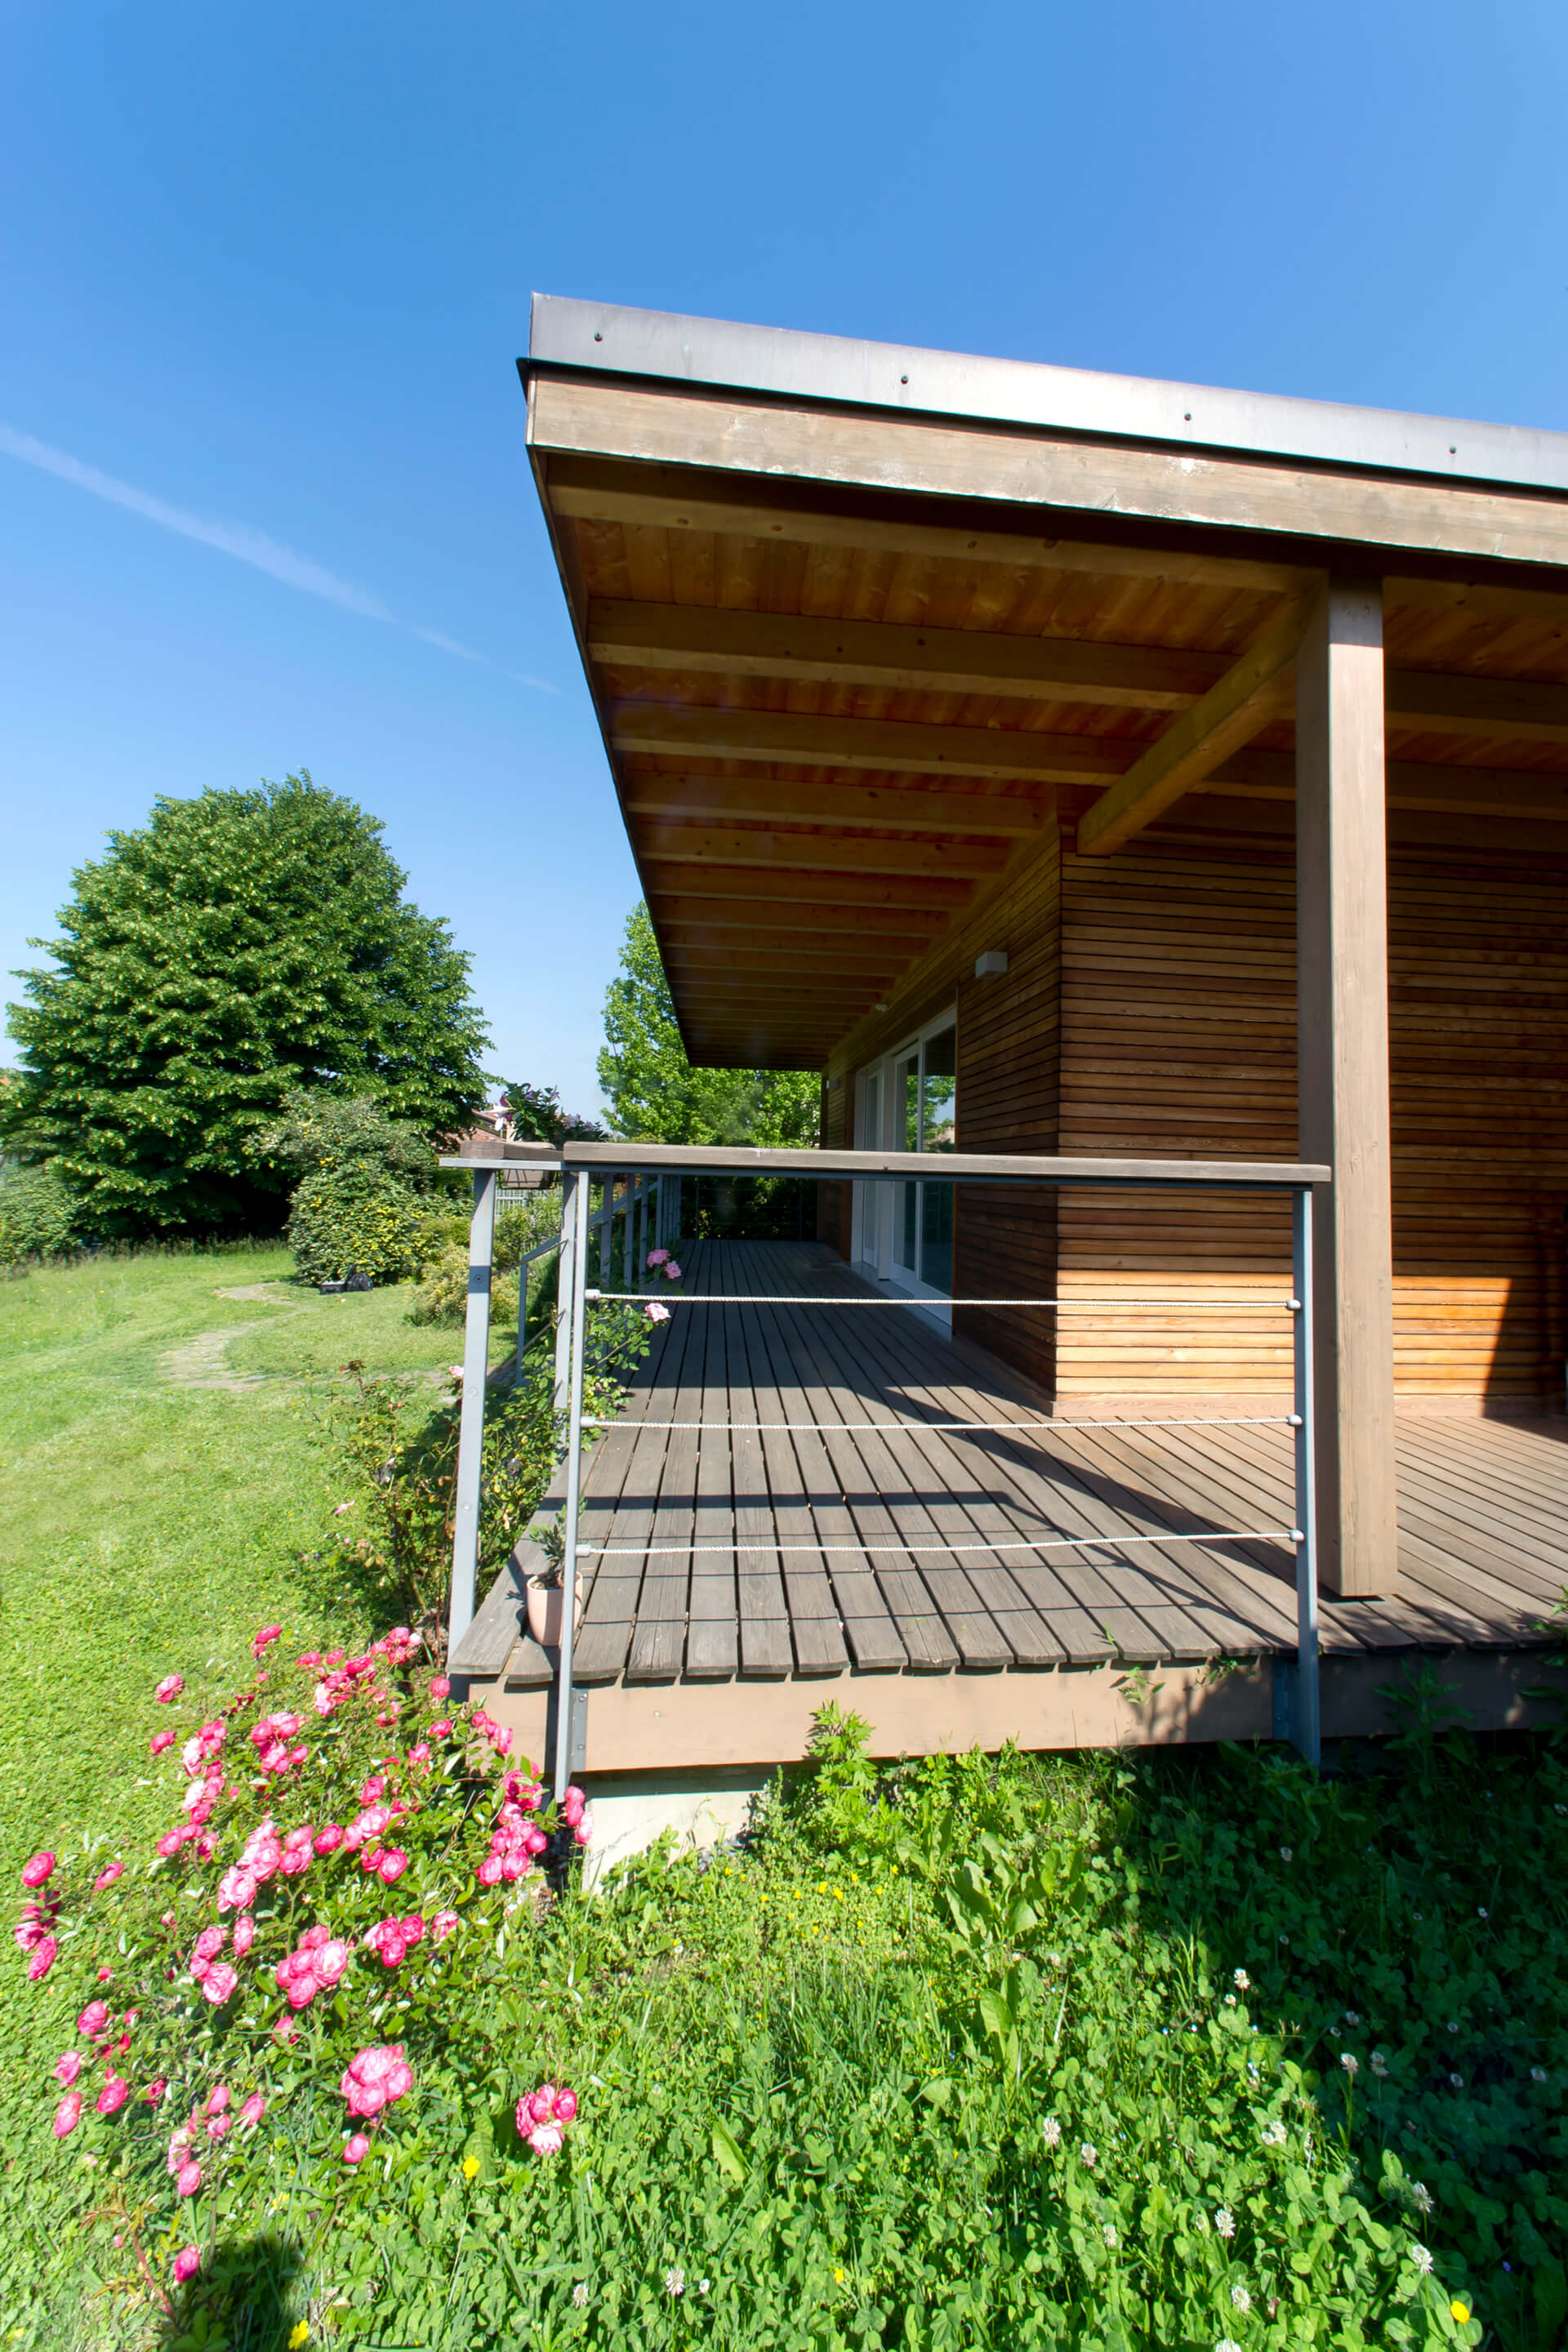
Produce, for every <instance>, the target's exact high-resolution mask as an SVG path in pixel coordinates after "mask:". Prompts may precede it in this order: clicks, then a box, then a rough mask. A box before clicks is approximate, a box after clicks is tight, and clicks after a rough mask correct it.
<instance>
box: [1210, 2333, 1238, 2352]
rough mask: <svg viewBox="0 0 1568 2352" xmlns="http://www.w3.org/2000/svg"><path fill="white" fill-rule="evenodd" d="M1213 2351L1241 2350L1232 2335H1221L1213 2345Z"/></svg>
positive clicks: (1231, 2351) (1232, 2351)
mask: <svg viewBox="0 0 1568 2352" xmlns="http://www.w3.org/2000/svg"><path fill="white" fill-rule="evenodd" d="M1214 2352H1241V2347H1240V2345H1239V2344H1238V2343H1237V2340H1236V2338H1235V2336H1221V2337H1220V2339H1219V2342H1218V2343H1217V2344H1216V2345H1215V2347H1214Z"/></svg>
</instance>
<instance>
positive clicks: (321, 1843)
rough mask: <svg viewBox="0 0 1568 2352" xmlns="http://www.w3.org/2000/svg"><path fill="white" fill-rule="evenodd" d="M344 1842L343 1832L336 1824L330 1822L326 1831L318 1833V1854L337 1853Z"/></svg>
mask: <svg viewBox="0 0 1568 2352" xmlns="http://www.w3.org/2000/svg"><path fill="white" fill-rule="evenodd" d="M342 1842H343V1833H342V1828H341V1827H340V1825H339V1824H338V1822H328V1823H327V1826H326V1828H325V1829H324V1830H318V1831H317V1832H316V1837H315V1846H316V1852H317V1853H323V1854H325V1853H336V1852H337V1849H338V1848H339V1846H341V1845H342Z"/></svg>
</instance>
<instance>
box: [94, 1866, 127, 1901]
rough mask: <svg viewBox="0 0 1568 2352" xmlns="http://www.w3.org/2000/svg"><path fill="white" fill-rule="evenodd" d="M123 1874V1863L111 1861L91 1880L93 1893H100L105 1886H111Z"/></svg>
mask: <svg viewBox="0 0 1568 2352" xmlns="http://www.w3.org/2000/svg"><path fill="white" fill-rule="evenodd" d="M124 1875H125V1864H123V1863H122V1862H111V1863H110V1864H107V1866H106V1867H105V1868H104V1869H102V1870H100V1872H99V1874H98V1876H97V1877H96V1878H95V1879H94V1880H93V1882H92V1891H93V1893H94V1894H95V1895H101V1894H102V1892H103V1890H104V1888H105V1887H106V1886H112V1885H113V1884H114V1882H115V1880H116V1879H117V1878H123V1877H124Z"/></svg>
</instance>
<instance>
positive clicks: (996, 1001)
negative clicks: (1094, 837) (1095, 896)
mask: <svg viewBox="0 0 1568 2352" xmlns="http://www.w3.org/2000/svg"><path fill="white" fill-rule="evenodd" d="M988 927H989V928H988ZM998 927H1000V928H998ZM980 929H984V930H986V933H987V936H986V939H985V941H984V944H985V945H987V946H992V947H1005V949H1006V951H1007V969H1006V971H1005V972H1001V973H997V974H994V975H993V976H991V977H989V978H987V979H984V980H976V979H975V978H974V977H973V971H974V962H973V956H972V957H971V958H970V961H969V963H968V967H967V969H968V972H969V977H968V978H967V979H964V980H962V981H961V982H959V986H958V1148H959V1150H961V1151H1047V1152H1054V1151H1057V1150H1059V1149H1060V1144H1059V1141H1058V1134H1059V1093H1060V1077H1061V853H1060V849H1059V846H1058V842H1057V841H1056V840H1055V839H1053V840H1052V841H1051V843H1050V844H1049V845H1048V846H1047V849H1046V850H1045V851H1044V852H1043V853H1042V855H1041V856H1039V857H1037V858H1036V859H1035V860H1034V861H1033V862H1032V863H1031V865H1030V866H1029V868H1028V871H1027V873H1026V875H1025V876H1023V877H1020V880H1019V882H1018V883H1017V884H1016V885H1015V887H1014V888H1013V889H1012V890H1011V891H1010V892H1009V893H1008V894H1007V899H1006V901H1005V902H1001V903H999V904H998V905H997V907H996V908H994V910H993V912H992V913H991V915H990V916H989V918H987V919H983V920H982V921H981V924H980ZM991 930H995V932H996V936H995V937H994V939H993V938H992V937H991V936H990V931H991ZM978 952H979V948H978V947H977V948H976V953H978ZM1057 1202H1058V1195H1057V1194H1056V1192H1054V1191H1051V1190H1049V1189H1047V1188H1045V1187H1040V1188H1035V1187H1032V1186H1031V1187H1027V1188H1026V1187H1024V1186H1014V1185H1010V1184H1008V1185H1002V1184H993V1185H979V1184H971V1185H967V1186H963V1187H961V1188H960V1191H959V1194H958V1204H957V1218H956V1249H955V1254H954V1260H953V1290H954V1293H955V1295H956V1296H957V1297H960V1298H963V1297H972V1298H973V1297H982V1298H1049V1297H1052V1296H1053V1295H1054V1294H1055V1290H1056V1283H1057ZM1056 1321H1057V1318H1056V1317H1055V1316H1054V1315H1053V1314H1051V1313H1050V1312H1049V1311H1047V1309H1045V1308H1042V1307H1020V1308H1016V1309H1013V1310H1010V1311H1007V1312H1003V1311H1000V1310H998V1309H995V1308H992V1307H955V1308H954V1310H953V1329H954V1331H955V1333H956V1334H957V1335H958V1336H959V1337H960V1338H962V1339H973V1340H976V1341H978V1342H979V1344H980V1345H981V1346H982V1347H986V1348H990V1349H994V1352H995V1353H996V1354H998V1355H1000V1356H1003V1357H1005V1359H1006V1360H1007V1361H1008V1362H1009V1363H1012V1364H1016V1366H1017V1367H1018V1369H1019V1370H1021V1371H1025V1372H1027V1373H1028V1375H1029V1377H1030V1378H1031V1379H1032V1380H1035V1381H1038V1382H1039V1383H1040V1385H1041V1387H1042V1388H1044V1389H1045V1390H1046V1391H1047V1393H1049V1392H1050V1391H1053V1390H1054V1389H1055V1386H1056V1378H1057V1364H1056V1352H1057V1350H1056Z"/></svg>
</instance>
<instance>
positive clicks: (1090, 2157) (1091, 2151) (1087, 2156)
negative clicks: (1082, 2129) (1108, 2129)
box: [1079, 2139, 1100, 2164]
mask: <svg viewBox="0 0 1568 2352" xmlns="http://www.w3.org/2000/svg"><path fill="white" fill-rule="evenodd" d="M1079 2155H1080V2156H1081V2157H1082V2158H1083V2160H1084V2162H1085V2164H1094V2163H1096V2162H1097V2161H1098V2159H1099V2156H1100V2150H1099V2149H1098V2148H1097V2147H1096V2146H1095V2144H1094V2142H1093V2141H1092V2140H1091V2139H1086V2140H1085V2142H1084V2144H1083V2146H1082V2147H1080V2148H1079Z"/></svg>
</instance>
